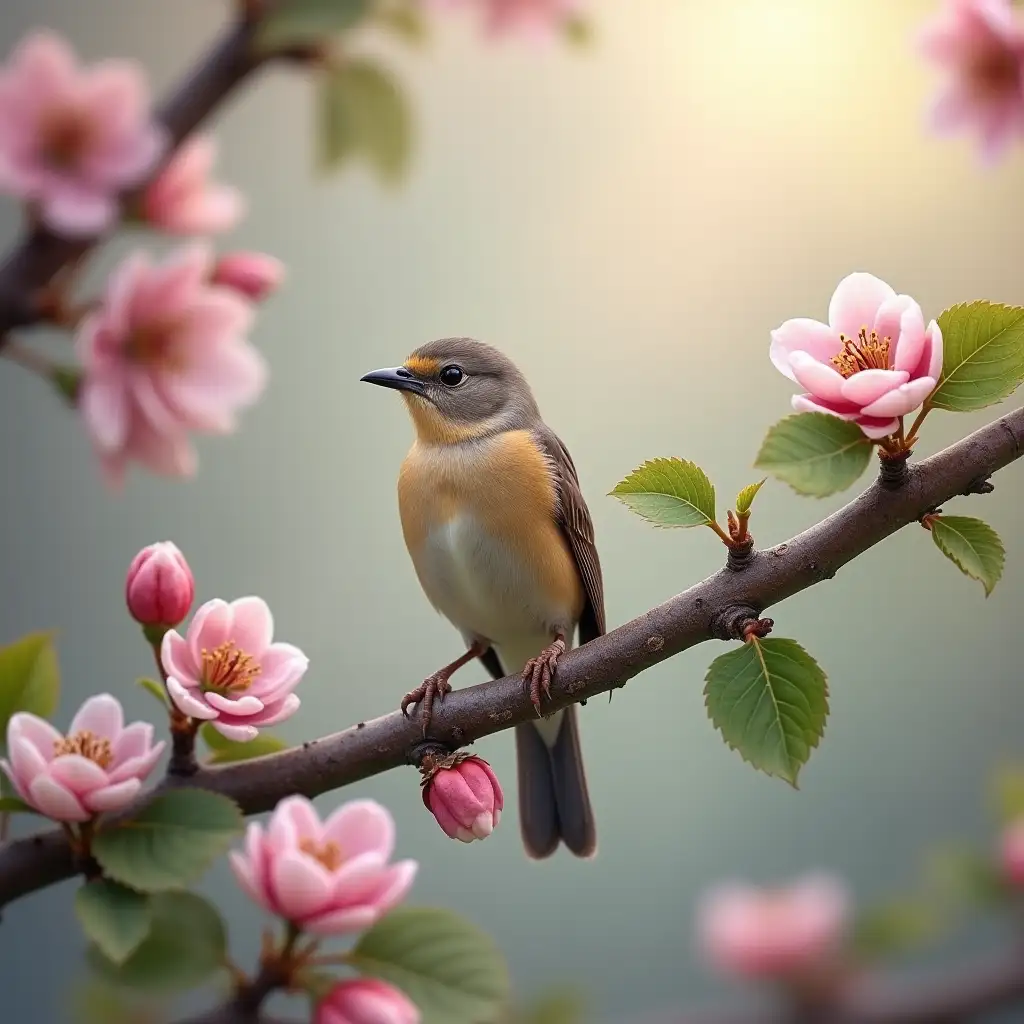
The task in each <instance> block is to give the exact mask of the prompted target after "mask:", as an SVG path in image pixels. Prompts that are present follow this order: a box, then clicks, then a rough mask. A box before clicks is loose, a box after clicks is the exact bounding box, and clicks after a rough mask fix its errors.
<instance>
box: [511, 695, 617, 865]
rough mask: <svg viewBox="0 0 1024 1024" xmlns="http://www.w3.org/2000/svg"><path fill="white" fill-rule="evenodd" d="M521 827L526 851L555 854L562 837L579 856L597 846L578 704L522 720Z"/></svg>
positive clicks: (518, 739)
mask: <svg viewBox="0 0 1024 1024" xmlns="http://www.w3.org/2000/svg"><path fill="white" fill-rule="evenodd" d="M516 761H517V762H518V765H519V828H520V831H521V832H522V835H523V845H524V846H525V847H526V852H527V853H528V854H529V855H530V856H531V857H533V858H536V859H538V860H539V859H540V858H542V857H549V856H550V855H551V854H552V853H554V852H555V849H556V848H557V846H558V843H559V840H561V841H562V842H564V843H565V845H566V846H567V847H568V848H569V849H570V850H571V851H572V852H573V853H574V854H576V856H577V857H593V856H594V854H595V853H596V852H597V834H596V831H595V829H594V812H593V810H592V809H591V807H590V795H589V794H588V792H587V777H586V775H585V774H584V771H583V752H582V751H581V749H580V734H579V725H578V722H577V708H576V705H575V704H574V705H572V706H570V707H568V708H566V709H565V710H564V711H558V712H556V713H555V714H554V715H552V716H551V717H550V718H546V719H541V720H539V721H537V722H529V723H527V724H525V725H517V726H516Z"/></svg>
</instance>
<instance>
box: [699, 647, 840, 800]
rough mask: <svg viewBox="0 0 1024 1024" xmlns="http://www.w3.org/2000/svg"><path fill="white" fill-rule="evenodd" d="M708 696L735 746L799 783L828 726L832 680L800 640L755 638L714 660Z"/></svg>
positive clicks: (709, 704)
mask: <svg viewBox="0 0 1024 1024" xmlns="http://www.w3.org/2000/svg"><path fill="white" fill-rule="evenodd" d="M704 702H705V704H706V705H707V709H708V714H709V715H710V716H711V721H712V722H713V723H714V724H715V726H716V728H717V729H718V730H719V731H720V732H721V733H722V737H723V739H724V740H725V742H726V743H727V744H728V745H729V746H730V747H732V748H733V749H734V750H737V751H738V752H739V754H740V755H741V756H742V757H743V759H744V760H745V761H749V762H750V763H751V764H752V765H753V766H754V767H755V768H758V769H760V770H761V771H763V772H765V773H766V774H768V775H775V776H778V777H779V778H781V779H785V780H786V781H787V782H788V783H790V785H792V786H793V787H794V788H795V787H796V784H797V776H798V775H799V774H800V769H801V767H802V766H803V765H804V764H806V762H807V759H808V758H809V757H810V756H811V751H812V750H813V749H814V748H815V747H816V746H817V745H818V742H819V741H820V740H821V736H822V733H823V732H824V730H825V719H826V718H827V717H828V682H827V680H826V678H825V673H824V672H823V671H822V670H821V667H820V666H819V665H818V663H817V662H816V661H815V660H814V658H812V657H811V656H810V655H809V654H808V653H807V652H806V651H805V650H804V649H803V648H802V647H801V646H800V645H799V644H798V643H797V642H796V641H795V640H786V639H783V638H782V637H768V638H767V639H765V640H759V639H757V638H754V639H752V640H751V641H750V642H749V643H745V644H744V645H743V646H742V647H740V648H738V649H737V650H735V651H730V652H729V653H728V654H723V655H721V657H718V658H716V659H715V660H714V661H713V662H712V663H711V667H710V668H709V669H708V674H707V677H706V679H705V687H704Z"/></svg>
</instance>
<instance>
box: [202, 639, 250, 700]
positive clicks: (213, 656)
mask: <svg viewBox="0 0 1024 1024" xmlns="http://www.w3.org/2000/svg"><path fill="white" fill-rule="evenodd" d="M261 671H262V669H261V667H260V666H259V665H258V664H257V663H256V659H255V658H253V656H252V655H251V654H246V653H245V651H242V650H239V648H238V645H237V644H236V643H235V641H234V640H226V641H225V642H224V643H222V644H221V645H220V646H219V647H214V649H213V650H212V651H211V650H208V649H207V648H205V647H204V648H203V679H202V688H203V689H204V690H236V691H237V690H248V689H249V687H250V686H252V682H253V680H254V679H255V678H256V676H258V675H259V674H260V672H261Z"/></svg>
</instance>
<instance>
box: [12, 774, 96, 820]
mask: <svg viewBox="0 0 1024 1024" xmlns="http://www.w3.org/2000/svg"><path fill="white" fill-rule="evenodd" d="M25 799H26V800H27V801H28V802H29V803H30V804H32V806H33V807H35V808H36V810H37V811H41V812H42V813H43V814H45V815H46V816H47V817H48V818H53V819H54V821H88V820H89V818H91V817H92V815H91V814H90V813H89V812H88V811H87V810H86V809H85V808H84V807H83V806H82V805H81V803H80V802H79V800H78V798H77V797H76V796H75V795H74V793H71V792H70V791H69V790H67V789H65V788H64V787H63V786H62V785H61V784H60V783H59V782H57V780H56V779H52V778H50V776H49V775H37V776H36V777H35V778H34V779H33V780H32V782H31V784H30V785H29V789H28V794H27V795H26V796H25Z"/></svg>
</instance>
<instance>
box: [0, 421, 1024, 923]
mask: <svg viewBox="0 0 1024 1024" xmlns="http://www.w3.org/2000/svg"><path fill="white" fill-rule="evenodd" d="M1022 441H1024V409H1016V410H1014V411H1013V412H1011V413H1008V414H1007V415H1005V416H1003V417H1002V418H1001V419H998V420H996V421H995V422H993V423H990V424H988V425H987V426H984V427H982V428H981V429H980V430H977V431H975V432H974V433H973V434H971V435H970V436H969V437H966V438H964V439H963V440H962V441H958V442H957V443H956V444H954V445H952V446H950V447H949V448H947V449H945V451H942V452H939V453H938V454H937V455H933V456H932V457H931V458H929V459H925V460H924V461H923V462H921V463H919V464H917V465H912V466H910V467H909V478H908V481H907V484H906V486H905V487H903V488H902V489H900V490H899V491H890V490H887V489H885V488H883V487H881V486H880V485H879V484H878V483H875V484H873V485H872V486H871V487H869V488H868V489H867V490H866V491H865V492H864V493H863V494H861V495H860V496H859V497H858V498H855V499H854V500H853V501H851V502H850V503H849V504H848V505H846V506H844V507H843V508H841V509H840V510H839V511H837V512H834V513H833V514H832V515H831V516H829V517H828V518H827V519H825V520H823V521H822V522H820V523H818V524H817V525H816V526H812V527H811V528H810V529H809V530H805V531H804V532H803V533H801V534H798V535H797V536H796V537H793V538H792V539H791V540H789V541H787V542H785V543H784V544H779V545H777V546H775V547H774V548H771V549H769V550H766V551H756V552H754V553H753V555H752V557H751V560H750V563H749V565H748V566H747V568H745V569H743V570H742V571H739V572H737V571H736V570H733V569H728V568H725V569H722V570H720V571H719V572H717V573H716V574H715V575H714V576H710V577H708V579H706V580H704V581H703V582H701V583H698V584H696V585H695V586H693V587H690V589H689V590H686V591H684V592H683V593H682V594H679V595H677V596H676V597H673V598H672V599H671V600H669V601H666V602H665V603H664V604H662V605H659V606H658V607H657V608H653V609H651V610H650V611H648V612H645V613H644V614H643V615H640V616H639V617H637V618H635V619H633V620H632V621H631V622H627V623H626V624H625V625H624V626H620V627H619V628H618V629H615V630H612V632H610V633H608V634H607V635H605V636H603V637H598V638H597V639H596V640H592V641H591V642H590V643H588V644H584V645H583V646H582V647H578V648H576V649H575V650H573V651H570V652H569V653H568V654H566V655H565V657H564V659H563V660H561V661H560V662H559V666H558V671H557V673H556V676H555V679H554V681H553V684H552V688H551V702H550V704H549V705H548V706H549V707H550V708H551V710H552V711H555V710H558V709H559V708H564V707H567V706H568V705H569V704H572V703H575V702H578V701H583V700H586V699H587V698H589V697H594V696H596V695H597V694H599V693H605V692H607V691H609V690H612V689H614V688H615V687H618V686H622V685H624V684H625V682H626V681H627V680H628V679H632V678H633V676H635V675H637V674H638V673H640V672H643V671H644V670H645V669H648V668H650V667H651V666H652V665H657V664H658V663H659V662H662V661H665V660H666V659H667V658H670V657H672V655H674V654H678V653H679V652H680V651H684V650H686V649H687V648H689V647H693V646H695V645H696V644H699V643H703V642H704V641H706V640H710V639H714V638H717V639H722V640H728V639H739V638H740V637H742V635H743V631H744V628H745V627H746V625H747V624H748V623H749V622H750V620H751V619H756V618H758V617H759V615H760V613H761V612H762V611H763V610H764V609H765V608H768V607H769V606H770V605H774V604H778V603H779V602H780V601H783V600H785V599H786V598H787V597H792V596H793V595H794V594H796V593H799V592H800V591H801V590H806V589H807V588H808V587H811V586H813V585H814V584H816V583H820V582H821V581H822V580H826V579H831V578H832V577H833V576H834V575H835V574H836V572H837V571H838V570H839V569H840V568H841V567H842V566H844V565H845V564H846V563H847V562H849V561H851V560H852V559H854V558H856V557H857V556H858V555H860V554H862V553H863V552H865V551H866V550H867V549H868V548H870V547H872V546H873V545H875V544H878V543H879V542H880V541H882V540H884V539H885V538H886V537H888V536H890V535H891V534H893V533H895V532H896V531H897V530H900V529H902V528H903V527H904V526H907V525H908V524H910V523H915V522H917V521H918V520H919V519H920V518H921V516H923V515H924V514H925V513H926V512H928V511H929V510H930V509H933V508H935V507H936V506H938V505H940V504H942V503H943V502H946V501H949V500H950V498H952V497H953V496H954V495H957V494H960V493H961V492H962V491H963V490H964V489H965V488H966V487H967V486H968V484H970V483H971V482H972V481H974V480H977V479H979V477H988V476H991V475H992V474H993V473H995V472H996V471H997V470H999V469H1002V468H1003V467H1004V466H1006V465H1008V464H1009V463H1011V462H1013V461H1014V460H1016V459H1019V458H1020V457H1021V455H1022V454H1024V448H1022ZM396 692H397V690H396ZM533 716H534V710H533V705H532V704H531V703H530V698H529V695H528V694H527V692H526V689H525V687H524V686H523V683H522V680H521V678H520V677H519V676H506V677H505V678H503V679H497V680H494V681H492V682H488V683H480V684H478V685H476V686H468V687H466V688H464V689H461V690H456V691H454V692H453V693H451V694H449V695H448V697H446V698H445V700H444V702H443V703H441V704H438V705H437V706H435V709H434V716H433V721H432V725H431V739H432V740H434V741H436V742H439V743H442V744H444V745H446V746H448V747H450V748H452V749H455V748H457V747H461V746H464V745H466V744H468V743H472V742H474V741H475V740H478V739H481V738H482V737H484V736H489V735H491V734H492V733H496V732H501V731H503V730H505V729H511V728H512V727H513V726H515V725H519V724H520V723H522V722H527V721H530V720H531V719H532V718H533ZM422 739H423V738H422V735H421V730H420V724H419V722H418V721H417V720H416V717H415V716H414V717H413V718H412V719H405V718H403V717H402V715H401V714H400V713H399V712H397V711H395V712H392V713H391V714H389V715H384V716H383V717H381V718H375V719H373V720H372V721H370V722H360V723H359V724H358V725H356V726H353V727H352V728H349V729H346V730H345V731H344V732H339V733H335V734H333V735H331V736H325V737H324V738H323V739H319V740H311V741H309V742H307V743H303V744H302V745H301V746H299V747H294V748H291V749H289V750H284V751H281V752H280V753H277V754H269V755H266V756H264V757H258V758H254V759H252V760H251V761H245V762H243V763H240V764H233V765H226V766H223V767H214V768H203V769H200V771H198V772H197V773H196V774H195V775H192V776H190V777H188V778H185V779H180V778H168V779H166V780H165V781H164V782H163V783H162V784H161V787H160V788H165V787H171V786H182V785H188V786H202V787H203V788H205V789H209V790H212V791H214V792H217V793H223V794H224V795H225V796H228V797H231V798H232V799H233V800H235V801H236V802H237V803H238V805H239V806H240V807H241V808H242V810H243V811H244V812H245V813H246V814H258V813H260V812H262V811H268V810H270V809H272V808H273V807H274V806H275V805H276V804H277V802H278V801H279V800H281V799H282V798H283V797H285V796H288V795H289V794H292V793H303V794H305V795H306V796H309V797H313V796H316V795H318V794H320V793H325V792H327V791H328V790H332V789H338V788H340V787H341V786H346V785H349V784H351V783H353V782H358V781H359V780H361V779H365V778H368V777H369V776H371V775H377V774H379V773H380V772H384V771H388V770H389V769H391V768H396V767H398V766H399V765H403V764H415V763H417V751H418V749H419V748H420V747H421V745H422ZM146 799H148V797H145V796H144V797H143V798H142V802H143V803H144V802H145V800H146ZM129 813H131V812H129ZM74 872H75V865H74V863H73V859H72V857H71V852H70V850H69V849H68V845H67V842H66V840H65V838H64V836H63V834H62V833H61V832H58V831H50V832H44V833H39V834H36V835H34V836H29V837H27V838H23V839H16V840H12V841H10V842H8V843H7V844H6V845H4V846H0V907H2V906H3V905H4V904H6V903H9V902H11V901H12V900H15V899H17V898H18V897H20V896H24V895H27V894H28V893H30V892H34V891H35V890H37V889H41V888H44V887H45V886H48V885H52V884H54V883H55V882H59V881H61V880H62V879H65V878H68V877H70V876H71V875H72V874H74Z"/></svg>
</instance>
